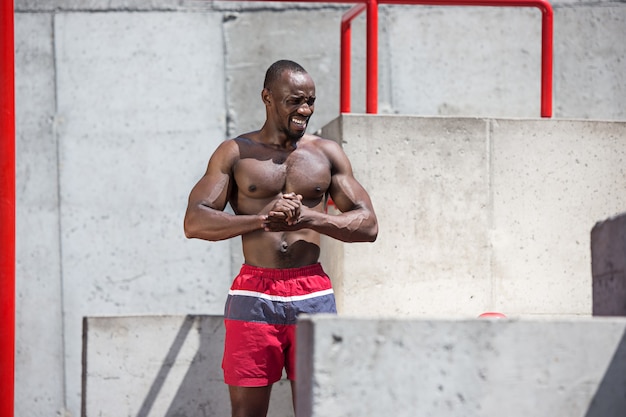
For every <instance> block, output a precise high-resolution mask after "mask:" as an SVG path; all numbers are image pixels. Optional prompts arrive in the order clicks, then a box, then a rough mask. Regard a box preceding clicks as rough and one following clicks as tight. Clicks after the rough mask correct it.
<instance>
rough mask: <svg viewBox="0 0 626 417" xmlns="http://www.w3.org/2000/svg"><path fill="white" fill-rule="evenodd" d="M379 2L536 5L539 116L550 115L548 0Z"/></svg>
mask: <svg viewBox="0 0 626 417" xmlns="http://www.w3.org/2000/svg"><path fill="white" fill-rule="evenodd" d="M378 2H379V3H381V4H383V3H384V4H415V5H429V6H492V7H536V8H538V9H539V10H541V14H542V17H541V117H552V59H553V58H552V57H553V41H552V37H553V20H554V12H553V10H552V5H551V4H550V2H549V1H548V0H378Z"/></svg>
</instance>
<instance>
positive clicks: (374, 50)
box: [365, 0, 378, 114]
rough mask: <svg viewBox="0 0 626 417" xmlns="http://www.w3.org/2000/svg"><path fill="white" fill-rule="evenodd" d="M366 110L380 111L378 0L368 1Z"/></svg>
mask: <svg viewBox="0 0 626 417" xmlns="http://www.w3.org/2000/svg"><path fill="white" fill-rule="evenodd" d="M366 62H367V63H366V67H367V68H366V69H367V80H366V91H367V98H366V102H365V112H366V113H370V114H372V113H373V114H376V113H378V0H368V1H367V57H366Z"/></svg>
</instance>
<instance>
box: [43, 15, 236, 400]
mask: <svg viewBox="0 0 626 417" xmlns="http://www.w3.org/2000/svg"><path fill="white" fill-rule="evenodd" d="M220 22H221V16H220V15H215V14H185V13H166V12H163V13H159V12H153V13H140V12H137V13H132V12H125V13H90V14H77V13H61V14H57V15H55V20H54V25H55V33H56V36H55V40H56V51H55V54H56V60H57V64H56V69H57V76H56V77H57V78H56V80H57V83H58V90H57V100H58V110H57V112H58V113H57V121H58V124H57V134H58V136H59V167H60V175H59V179H60V187H59V193H60V194H59V195H60V198H61V201H62V205H63V208H62V210H61V224H62V225H63V226H62V229H63V231H62V235H61V240H62V245H63V247H64V249H63V259H62V262H63V270H64V276H63V283H64V287H63V302H64V311H65V316H64V317H65V326H64V327H65V341H66V343H65V348H66V353H65V355H66V359H67V361H66V366H68V373H67V375H68V376H67V392H68V397H69V399H68V403H69V404H70V407H69V408H70V409H72V410H76V409H78V404H80V378H79V375H78V373H75V372H71V371H70V370H71V369H76V367H77V366H79V364H80V357H81V353H80V351H81V346H80V334H81V330H80V326H81V321H82V318H83V317H84V316H90V315H92V314H96V313H99V314H103V312H106V314H110V315H115V314H121V313H122V312H123V313H124V314H141V313H147V312H152V313H153V314H154V313H159V314H166V313H213V314H220V313H221V312H222V308H223V303H224V300H225V294H226V292H227V290H228V287H229V285H230V280H231V277H230V262H229V261H228V252H229V249H228V243H227V242H221V243H216V244H213V245H211V246H207V244H206V243H205V242H200V241H189V240H187V239H186V238H185V237H184V234H183V229H182V222H183V217H184V212H185V208H186V204H187V197H188V193H189V191H190V190H191V187H192V186H193V184H194V183H195V182H196V181H197V180H198V179H199V178H200V177H201V176H202V174H203V173H204V169H205V167H206V164H207V162H208V159H209V156H210V154H211V152H212V151H213V149H214V148H215V147H216V146H217V145H218V144H219V143H220V142H221V141H222V140H223V138H224V136H225V112H224V108H225V105H224V102H225V98H224V89H223V79H224V74H223V67H221V66H216V65H214V62H213V61H212V60H211V59H210V56H209V55H208V54H201V53H198V51H201V50H203V49H204V48H207V47H210V48H214V49H215V53H218V54H219V55H221V50H220V48H221V47H222V36H221V31H220ZM210 280H212V281H211V285H208V286H207V284H206V283H207V281H210Z"/></svg>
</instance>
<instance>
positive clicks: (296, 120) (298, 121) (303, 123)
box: [291, 118, 306, 126]
mask: <svg viewBox="0 0 626 417" xmlns="http://www.w3.org/2000/svg"><path fill="white" fill-rule="evenodd" d="M291 121H292V122H294V123H295V124H297V125H298V126H305V125H306V120H300V119H295V118H294V119H291Z"/></svg>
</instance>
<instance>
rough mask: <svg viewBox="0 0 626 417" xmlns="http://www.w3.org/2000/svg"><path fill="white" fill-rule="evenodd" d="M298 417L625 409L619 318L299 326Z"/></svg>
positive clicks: (540, 416) (566, 415)
mask: <svg viewBox="0 0 626 417" xmlns="http://www.w3.org/2000/svg"><path fill="white" fill-rule="evenodd" d="M298 340H300V341H303V342H302V343H300V346H303V348H302V349H301V350H299V351H298V369H300V370H303V369H306V370H307V371H306V372H298V380H297V386H298V394H297V395H298V401H299V402H298V404H297V414H298V416H302V417H322V416H323V417H333V416H342V417H351V416H355V417H356V416H359V417H361V416H381V415H394V416H398V417H404V416H406V417H413V416H416V415H424V416H440V415H445V416H450V417H454V416H459V417H500V416H507V417H527V416H530V415H532V416H536V417H606V416H618V415H622V414H623V411H624V410H626V397H624V392H625V390H626V319H624V318H620V319H611V320H603V319H591V318H589V319H578V320H554V321H553V320H551V321H547V320H532V321H530V320H508V319H475V320H461V321H449V320H392V319H389V320H382V319H377V320H375V319H371V320H365V319H359V318H345V317H344V318H341V317H340V318H337V317H322V316H315V317H307V318H304V319H301V320H300V322H299V324H298Z"/></svg>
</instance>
